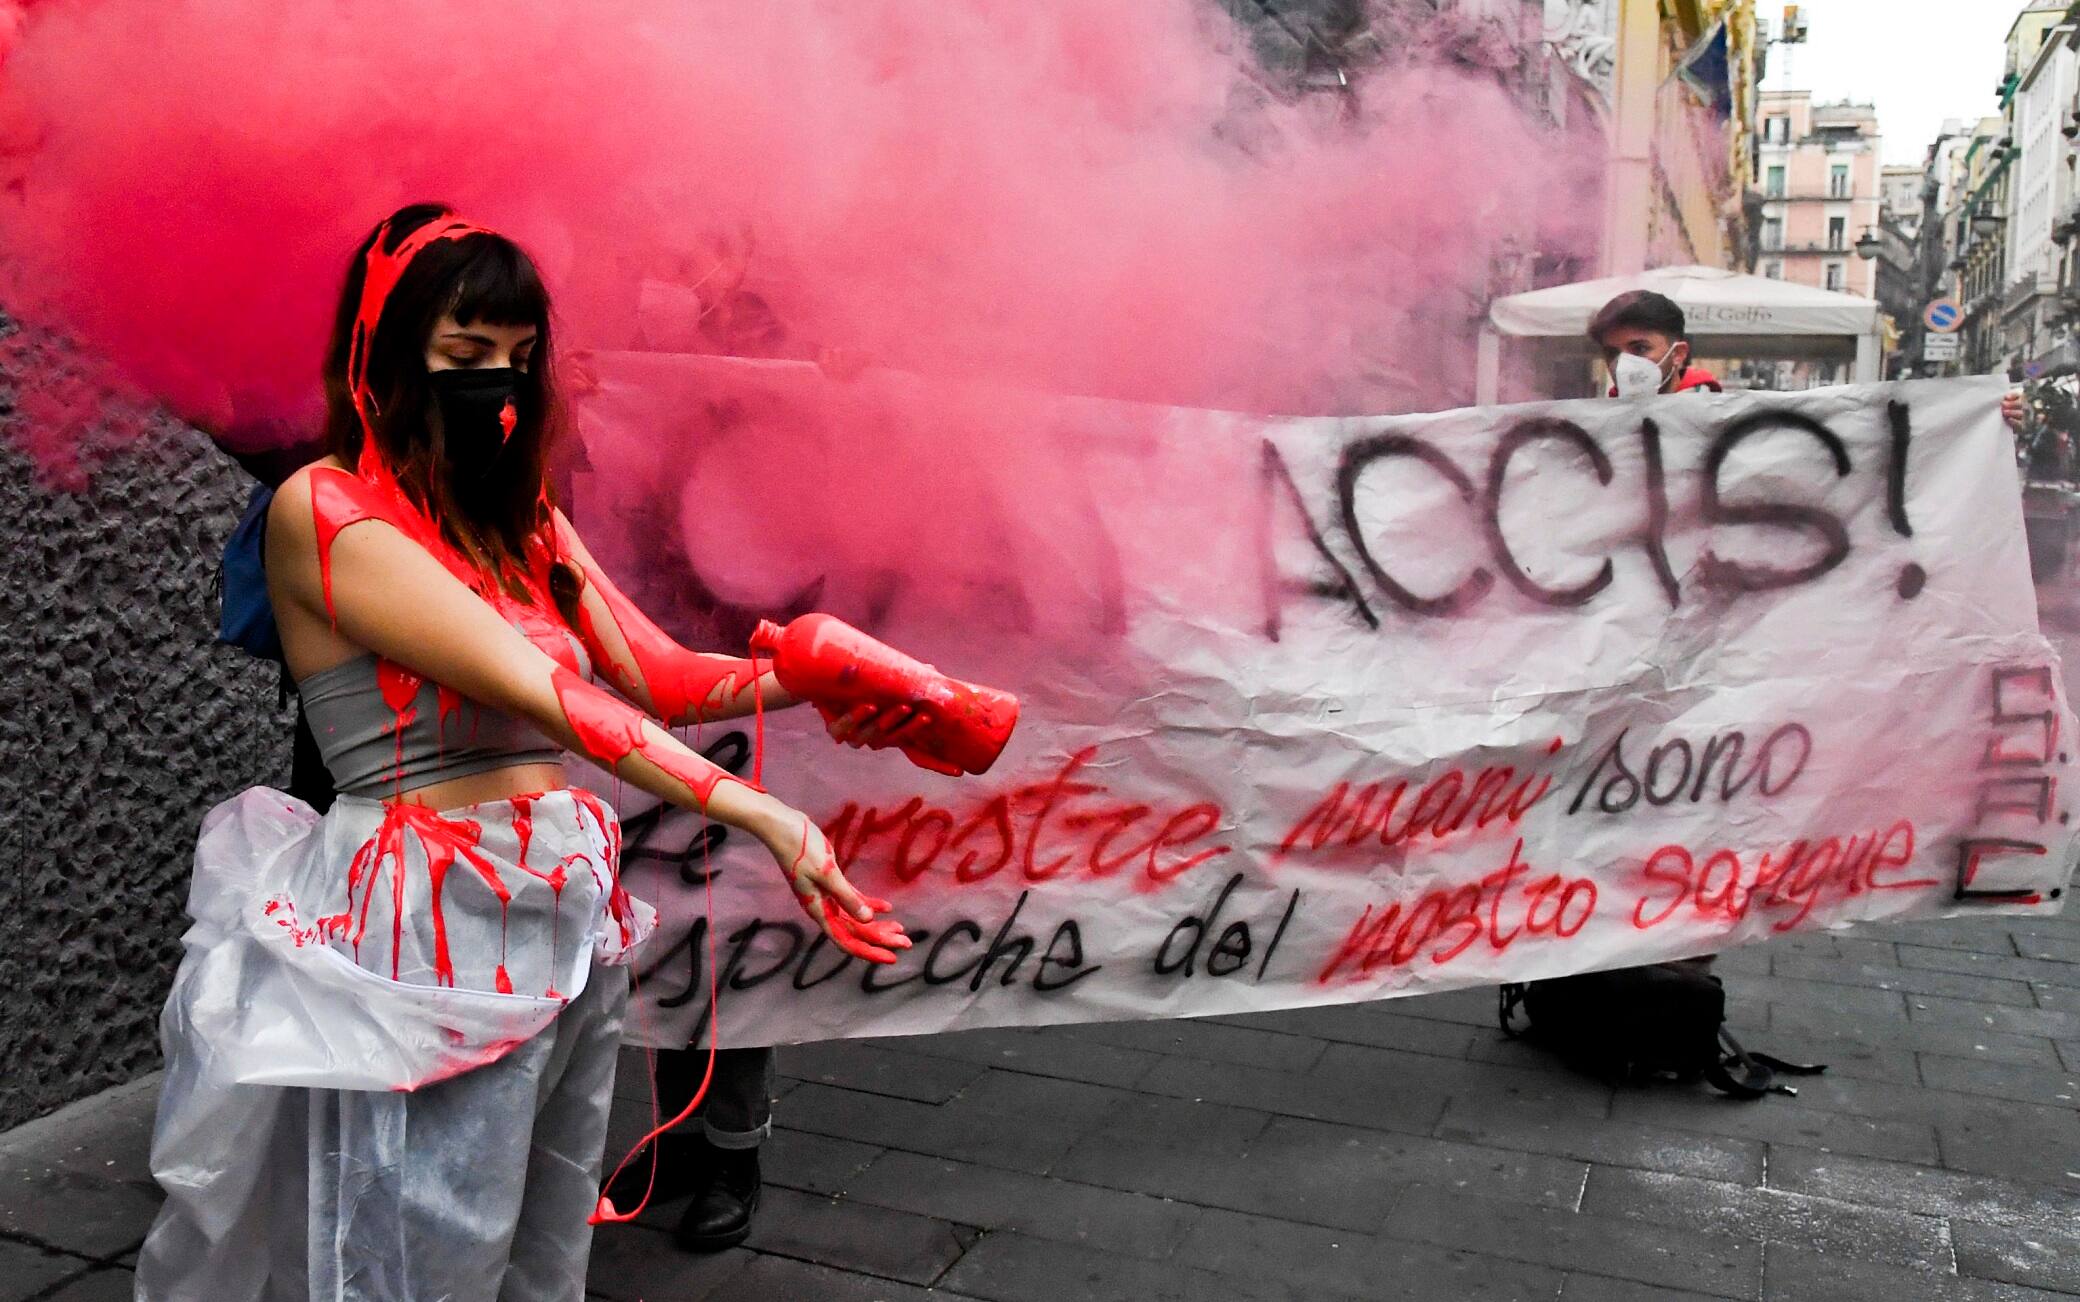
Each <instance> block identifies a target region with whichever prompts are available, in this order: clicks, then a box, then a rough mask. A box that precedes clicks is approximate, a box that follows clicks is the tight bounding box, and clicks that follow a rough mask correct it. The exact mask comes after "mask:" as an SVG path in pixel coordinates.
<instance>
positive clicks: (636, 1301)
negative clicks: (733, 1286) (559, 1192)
mask: <svg viewBox="0 0 2080 1302" xmlns="http://www.w3.org/2000/svg"><path fill="white" fill-rule="evenodd" d="M750 1259H751V1254H750V1253H749V1252H747V1251H745V1250H744V1249H742V1248H732V1249H730V1250H729V1251H727V1252H718V1253H703V1254H695V1253H688V1252H681V1251H679V1249H678V1248H677V1247H676V1246H674V1245H673V1243H672V1241H671V1239H670V1238H668V1237H667V1236H666V1233H665V1231H663V1230H661V1229H653V1228H649V1227H645V1226H642V1225H602V1226H601V1227H600V1228H599V1229H598V1230H597V1231H595V1232H594V1234H593V1236H592V1262H591V1266H590V1268H589V1269H588V1270H587V1271H586V1274H585V1287H586V1288H587V1290H589V1291H590V1292H592V1293H595V1294H597V1295H598V1296H600V1297H604V1298H610V1299H612V1300H613V1302H651V1300H653V1299H661V1298H672V1299H674V1302H704V1300H705V1299H708V1298H715V1297H728V1296H730V1295H729V1294H727V1293H718V1292H717V1290H718V1289H720V1288H721V1287H722V1285H724V1284H725V1283H727V1282H729V1280H730V1279H732V1278H733V1277H734V1276H736V1275H737V1274H738V1273H739V1272H740V1271H742V1270H743V1269H744V1267H745V1266H746V1265H747V1264H749V1262H750Z"/></svg>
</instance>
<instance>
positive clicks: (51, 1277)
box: [0, 1239, 92, 1302]
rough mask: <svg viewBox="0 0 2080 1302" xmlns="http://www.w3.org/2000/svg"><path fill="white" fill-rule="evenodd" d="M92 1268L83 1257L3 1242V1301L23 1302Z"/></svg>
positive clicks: (0, 1254)
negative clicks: (61, 1281) (24, 1299)
mask: <svg viewBox="0 0 2080 1302" xmlns="http://www.w3.org/2000/svg"><path fill="white" fill-rule="evenodd" d="M91 1266H92V1263H91V1262H88V1261H85V1260H82V1259H81V1258H79V1257H73V1256H68V1255H65V1254H63V1253H57V1252H50V1251H47V1250H46V1249H43V1248H38V1247H33V1246H31V1245H29V1244H26V1243H15V1242H13V1241H11V1240H8V1239H0V1302H22V1299H23V1298H29V1297H34V1296H36V1295H37V1294H38V1293H41V1292H43V1291H44V1290H45V1289H47V1288H49V1287H50V1286H51V1285H53V1284H55V1283H57V1282H58V1281H59V1280H61V1279H64V1278H66V1277H67V1276H70V1275H77V1274H80V1273H81V1272H83V1271H85V1270H88V1269H90V1268H91Z"/></svg>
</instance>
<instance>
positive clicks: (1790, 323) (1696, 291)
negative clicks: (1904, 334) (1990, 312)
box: [1478, 267, 1883, 405]
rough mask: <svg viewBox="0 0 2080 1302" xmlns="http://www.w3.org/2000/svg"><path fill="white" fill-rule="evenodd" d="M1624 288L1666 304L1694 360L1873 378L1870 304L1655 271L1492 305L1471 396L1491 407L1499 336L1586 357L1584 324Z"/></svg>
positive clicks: (1874, 322)
mask: <svg viewBox="0 0 2080 1302" xmlns="http://www.w3.org/2000/svg"><path fill="white" fill-rule="evenodd" d="M1633 289H1651V290H1653V291H1655V292H1656V293H1659V294H1666V295H1668V297H1670V298H1672V299H1674V300H1675V301H1676V304H1677V306H1679V307H1681V308H1682V309H1683V314H1684V315H1685V316H1686V317H1688V318H1689V327H1690V343H1691V351H1692V352H1693V353H1694V354H1695V355H1697V356H1699V357H1739V358H1745V359H1750V360H1781V359H1788V360H1795V361H1853V362H1854V363H1855V372H1854V374H1855V378H1856V380H1857V381H1858V382H1859V383H1862V382H1866V381H1871V380H1876V379H1878V378H1879V366H1880V353H1881V350H1882V347H1883V340H1882V337H1881V335H1880V326H1879V322H1878V305H1877V303H1876V302H1875V301H1873V300H1871V299H1868V298H1858V297H1856V296H1855V295H1854V294H1838V293H1835V292H1834V291H1832V290H1825V289H1812V288H1810V287H1808V286H1805V285H1794V284H1791V283H1790V282H1788V281H1783V280H1771V279H1769V278H1768V277H1765V276H1744V275H1742V274H1740V273H1739V272H1735V271H1722V270H1720V269H1719V268H1717V267H1662V268H1659V269H1658V270H1654V271H1647V272H1642V273H1640V274H1639V275H1636V276H1611V277H1608V278H1606V279H1603V280H1584V281H1579V282H1577V283H1575V284H1572V285H1556V286H1554V287H1553V288H1551V289H1537V290H1533V291H1531V292H1530V293H1528V294H1512V295H1511V296H1509V297H1508V298H1501V299H1497V300H1495V303H1494V304H1493V306H1491V307H1490V308H1489V309H1488V323H1487V325H1486V326H1485V327H1484V328H1483V329H1482V331H1481V348H1480V370H1479V376H1478V384H1479V388H1478V400H1479V401H1480V402H1481V403H1482V404H1483V405H1486V404H1489V403H1493V402H1495V401H1496V399H1497V397H1498V395H1499V393H1500V391H1501V374H1502V347H1501V344H1502V340H1503V339H1504V338H1514V339H1523V340H1526V341H1536V343H1537V344H1538V346H1539V347H1541V348H1544V349H1546V350H1549V351H1551V352H1555V353H1560V354H1575V355H1579V356H1582V357H1588V356H1590V355H1592V354H1593V353H1594V351H1595V346H1594V345H1593V344H1591V343H1590V341H1589V338H1588V335H1587V334H1586V333H1585V332H1586V331H1587V330H1588V328H1589V318H1591V317H1593V316H1595V315H1596V311H1597V309H1598V308H1600V307H1602V306H1603V305H1604V304H1605V303H1608V302H1610V301H1611V300H1612V299H1613V298H1616V297H1617V296H1618V295H1620V294H1622V293H1624V292H1626V291H1627V290H1633Z"/></svg>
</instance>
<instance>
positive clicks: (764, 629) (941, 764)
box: [751, 615, 1018, 774]
mask: <svg viewBox="0 0 2080 1302" xmlns="http://www.w3.org/2000/svg"><path fill="white" fill-rule="evenodd" d="M751 650H752V651H753V652H754V653H755V654H757V655H759V656H762V657H765V658H768V659H770V660H771V661H772V662H773V674H774V676H775V677H777V678H778V679H779V680H780V685H781V686H782V687H785V688H786V689H787V690H788V691H790V692H793V693H794V694H795V695H796V696H799V697H801V698H803V699H804V700H806V701H809V702H810V703H812V704H814V705H817V706H820V707H822V708H823V709H825V710H827V711H829V712H830V713H832V714H843V713H845V712H846V711H848V710H852V709H855V708H857V707H859V706H862V705H875V706H890V705H911V706H916V707H918V708H919V710H920V711H921V712H922V713H924V714H925V715H926V716H927V718H928V719H929V720H930V721H929V722H928V723H926V724H925V725H923V727H922V728H921V729H920V730H919V731H918V733H917V734H916V736H914V737H913V738H912V739H911V740H910V741H909V742H908V743H907V744H906V745H904V747H903V753H904V754H905V755H908V756H909V757H910V761H911V762H912V763H914V764H916V765H917V766H919V767H920V768H927V769H931V770H932V771H933V772H936V773H947V774H959V773H964V772H965V773H987V772H988V771H989V767H990V765H992V764H994V763H996V762H997V756H998V755H1000V754H1002V753H1003V751H1004V745H1005V743H1007V742H1009V741H1010V740H1011V731H1012V729H1014V728H1016V727H1017V726H1018V698H1017V697H1015V696H1013V695H1012V694H1011V693H1009V692H1000V691H998V690H997V689H995V688H993V687H982V686H979V685H977V684H975V683H964V682H962V681H960V680H959V679H957V678H949V677H947V676H946V675H945V674H942V673H940V672H939V671H938V670H937V669H934V668H933V667H932V666H930V665H928V664H922V663H920V662H918V661H916V660H912V659H911V658H910V657H909V656H906V655H904V654H903V653H902V652H900V651H898V650H896V649H895V648H893V647H890V646H888V645H886V644H884V643H881V642H877V641H875V640H874V639H873V638H871V637H868V636H867V635H866V634H865V633H862V632H860V631H859V630H858V629H856V628H854V627H852V625H850V624H847V623H846V622H845V621H844V620H842V619H839V618H837V617H836V616H834V615H803V616H802V617H801V618H799V619H797V620H794V621H793V622H792V623H790V624H788V626H787V627H786V628H781V627H780V626H779V625H778V624H775V623H773V622H772V621H771V620H761V621H760V622H759V625H758V629H757V631H756V632H754V633H753V634H752V635H751Z"/></svg>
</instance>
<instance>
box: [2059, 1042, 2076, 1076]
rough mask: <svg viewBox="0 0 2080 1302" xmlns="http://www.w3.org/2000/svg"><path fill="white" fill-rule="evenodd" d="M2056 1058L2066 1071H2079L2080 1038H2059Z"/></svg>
mask: <svg viewBox="0 0 2080 1302" xmlns="http://www.w3.org/2000/svg"><path fill="white" fill-rule="evenodd" d="M2056 1047H2057V1049H2058V1060H2059V1062H2060V1063H2061V1064H2063V1065H2064V1067H2065V1069H2066V1070H2067V1071H2080V1040H2060V1041H2058V1044H2057V1046H2056Z"/></svg>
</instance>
